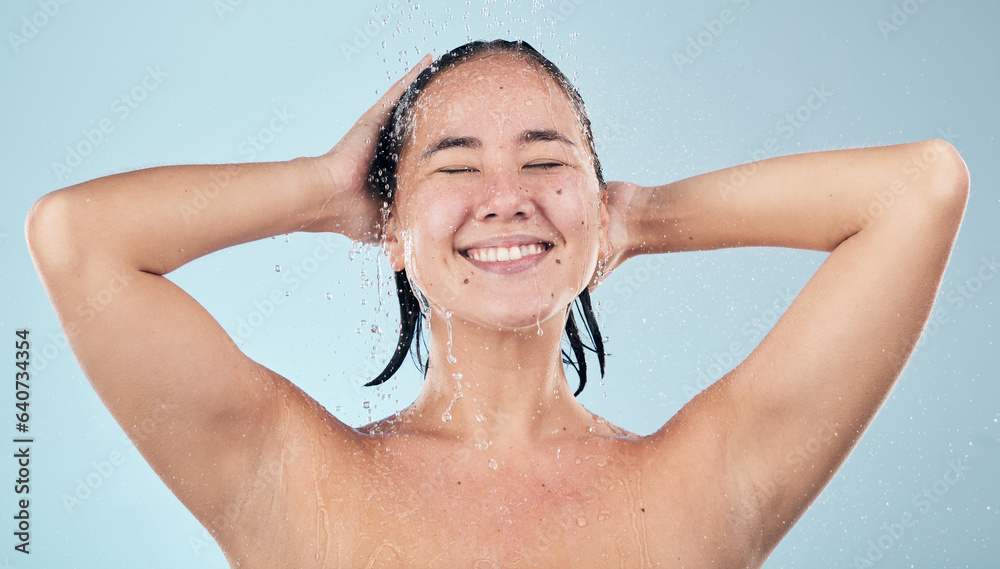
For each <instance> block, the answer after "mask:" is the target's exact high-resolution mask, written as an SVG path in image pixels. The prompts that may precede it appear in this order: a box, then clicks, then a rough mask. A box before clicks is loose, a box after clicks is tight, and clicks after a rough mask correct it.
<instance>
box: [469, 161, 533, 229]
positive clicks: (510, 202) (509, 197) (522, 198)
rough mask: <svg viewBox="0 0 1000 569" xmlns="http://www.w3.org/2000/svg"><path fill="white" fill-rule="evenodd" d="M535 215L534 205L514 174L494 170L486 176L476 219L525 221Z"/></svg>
mask: <svg viewBox="0 0 1000 569" xmlns="http://www.w3.org/2000/svg"><path fill="white" fill-rule="evenodd" d="M534 214H535V204H534V202H533V201H532V199H531V195H530V194H529V192H528V190H527V188H526V187H525V186H524V185H523V184H522V183H521V181H520V180H519V179H518V176H517V174H516V173H514V172H511V171H509V170H508V169H506V168H496V169H493V171H491V172H489V173H488V174H487V176H486V192H485V195H484V196H483V199H482V201H481V202H480V204H479V206H478V208H477V211H476V218H477V219H482V220H486V219H497V220H502V221H508V220H519V219H527V218H530V217H531V216H533V215H534Z"/></svg>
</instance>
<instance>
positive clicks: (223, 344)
mask: <svg viewBox="0 0 1000 569" xmlns="http://www.w3.org/2000/svg"><path fill="white" fill-rule="evenodd" d="M425 64H426V61H424V62H422V63H421V67H422V66H423V65H425ZM417 71H419V69H418V68H415V69H414V70H412V71H411V72H410V74H408V75H407V76H406V77H404V79H403V80H402V81H400V82H399V83H397V84H396V85H394V86H393V87H392V88H391V89H390V90H389V92H387V93H386V95H385V96H384V97H383V98H382V100H380V101H379V102H378V103H377V104H376V105H375V106H374V107H372V109H370V110H369V111H368V112H367V113H366V114H365V115H364V116H362V118H361V120H359V121H358V123H357V124H356V125H355V126H354V128H353V129H352V130H351V131H350V132H349V133H348V134H347V135H346V136H345V137H344V139H343V140H342V141H341V142H340V143H339V144H338V145H337V147H336V148H334V150H332V151H331V152H330V153H329V154H327V155H325V156H322V157H319V158H308V159H307V158H300V159H296V160H292V161H290V162H284V163H263V164H243V165H228V166H171V167H163V168H153V169H149V170H141V171H136V172H130V173H125V174H118V175H114V176H108V177H106V178H101V179H97V180H93V181H89V182H85V183H82V184H79V185H76V186H72V187H69V188H66V189H63V190H59V191H56V192H53V193H51V194H48V195H46V196H44V197H42V198H41V199H40V200H38V202H36V203H35V205H34V206H33V207H32V209H31V211H30V212H29V214H28V219H27V222H26V233H27V238H28V244H29V248H30V251H31V255H32V259H33V261H34V263H35V266H36V268H37V270H38V273H39V275H40V276H41V279H42V282H43V284H44V285H45V289H46V291H47V293H48V295H49V298H50V299H51V301H52V304H53V305H54V307H55V309H56V313H57V315H58V317H59V320H60V322H61V324H62V326H63V328H64V330H65V331H66V335H67V337H68V338H69V341H70V345H71V346H72V349H73V353H74V354H75V355H76V358H77V360H78V361H79V363H80V366H81V368H82V369H83V371H84V373H85V374H86V376H87V378H88V379H89V381H90V382H91V384H92V385H93V387H94V389H95V391H96V392H97V394H98V395H99V396H100V398H101V400H102V401H103V402H104V404H105V405H106V406H107V407H108V409H109V410H110V411H111V413H112V415H113V416H114V417H115V419H116V421H117V422H118V424H119V425H121V427H122V428H123V429H124V430H125V431H126V433H128V434H129V436H130V437H131V438H132V440H133V442H134V443H135V444H136V446H137V448H138V449H139V450H140V452H141V453H142V454H143V456H144V457H145V458H146V460H147V461H148V462H149V464H150V465H151V466H152V467H153V469H154V470H155V471H156V472H157V474H158V475H159V476H160V478H161V479H162V480H163V481H164V482H165V483H166V484H167V485H168V486H169V487H170V489H171V490H172V491H173V492H174V493H175V494H176V495H177V496H178V497H179V498H180V499H181V500H182V502H183V503H184V504H185V505H186V506H187V507H188V508H189V509H190V510H191V511H192V513H194V514H195V516H196V517H198V518H199V520H200V521H202V523H203V524H205V525H206V527H208V528H209V529H210V530H212V532H213V534H215V535H216V537H217V538H218V539H220V543H222V542H223V541H225V540H226V539H228V538H230V537H232V538H241V539H242V537H243V536H244V535H246V533H248V532H247V530H248V528H247V527H246V525H247V524H253V523H265V522H266V520H252V519H249V518H250V517H251V512H250V511H247V507H248V505H250V504H251V502H252V498H253V496H251V493H253V492H254V491H259V490H264V491H265V492H266V491H267V490H270V488H269V487H268V488H262V487H261V481H260V480H259V479H255V475H257V476H258V477H259V475H260V470H258V469H259V467H260V466H261V465H262V464H264V463H266V461H267V460H268V459H271V458H275V457H277V458H276V459H280V458H281V457H282V456H283V455H281V454H280V453H281V451H282V450H283V449H280V448H278V446H277V445H279V444H280V441H284V440H285V439H284V436H285V435H286V433H285V432H284V431H285V430H287V429H289V423H288V421H289V417H288V416H287V413H288V409H289V408H299V409H313V410H314V411H315V412H320V411H319V409H318V406H315V405H313V404H312V402H311V400H309V398H308V397H307V396H305V395H304V394H303V393H301V392H300V391H299V390H297V389H296V388H295V387H294V386H293V385H292V384H291V383H289V382H288V381H287V380H285V379H284V378H282V377H281V376H279V375H277V374H275V373H274V372H272V371H270V370H268V369H266V368H264V367H263V366H261V365H259V364H257V363H256V362H253V361H251V360H250V359H249V358H247V357H246V356H245V355H244V354H243V353H242V352H240V350H239V349H237V347H236V345H235V344H234V343H233V341H232V340H231V339H230V337H229V336H228V335H227V334H226V333H225V331H224V330H223V329H222V328H221V327H220V326H219V324H218V323H217V322H216V321H215V320H214V319H213V318H212V316H211V315H210V314H209V313H208V312H207V311H206V310H205V309H204V308H203V307H202V306H201V305H199V304H198V303H197V302H196V301H195V300H194V299H192V298H191V297H190V296H188V295H187V294H186V293H185V292H184V291H182V290H181V289H180V288H178V287H177V286H175V285H174V284H173V283H171V282H170V281H169V280H168V279H166V278H165V277H164V276H163V275H166V274H167V273H169V272H171V271H173V270H174V269H176V268H178V267H180V266H181V265H183V264H185V263H187V262H188V261H191V260H193V259H195V258H197V257H200V256H202V255H205V254H207V253H210V252H212V251H216V250H219V249H222V248H224V247H229V246H231V245H235V244H238V243H243V242H247V241H251V240H255V239H260V238H264V237H268V236H272V235H279V234H283V233H291V232H294V231H335V232H338V233H343V234H346V235H348V236H350V237H352V238H355V239H364V238H368V239H374V238H375V237H376V232H377V223H378V220H379V219H380V216H379V215H378V208H377V205H376V204H375V203H374V202H373V200H372V199H371V198H370V197H369V196H368V192H367V191H366V187H365V186H366V183H365V179H366V176H367V170H368V164H369V163H370V161H371V155H372V152H373V146H374V145H373V143H372V142H371V141H373V140H375V139H376V138H377V130H378V126H379V125H380V124H382V122H383V120H384V117H385V115H386V112H387V111H388V109H389V108H390V107H391V106H392V104H393V103H394V101H395V100H396V99H397V98H398V97H399V96H400V94H401V93H402V90H403V88H404V87H405V85H406V84H407V82H408V81H410V80H412V78H413V77H414V76H415V73H416V72H417ZM150 420H152V425H153V427H154V428H153V429H149V428H148V427H147V428H145V429H144V428H143V427H145V426H147V425H149V424H150ZM327 424H329V425H330V428H331V429H334V430H335V431H339V434H340V435H342V436H341V437H333V438H334V439H337V440H345V441H348V440H350V436H351V433H352V432H353V431H351V430H350V429H348V428H347V427H346V426H344V425H343V424H341V423H339V422H337V421H336V420H335V419H333V418H332V417H331V418H329V420H328V421H327ZM276 441H278V442H276ZM274 453H277V454H275V456H272V454H274ZM273 483H277V481H276V480H274V479H269V480H267V481H264V485H265V486H267V485H269V484H273ZM241 516H242V517H241ZM240 526H243V527H240ZM230 534H234V535H230ZM235 534H241V535H235Z"/></svg>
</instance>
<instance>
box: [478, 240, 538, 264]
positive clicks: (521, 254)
mask: <svg viewBox="0 0 1000 569" xmlns="http://www.w3.org/2000/svg"><path fill="white" fill-rule="evenodd" d="M549 247H551V245H550V244H548V243H532V244H530V245H514V246H513V247H477V248H473V249H467V250H466V251H465V256H466V257H468V258H470V259H472V260H474V261H480V262H484V263H509V262H511V261H520V260H521V259H524V258H525V257H531V256H534V255H541V254H542V253H544V252H545V251H547V250H548V249H549Z"/></svg>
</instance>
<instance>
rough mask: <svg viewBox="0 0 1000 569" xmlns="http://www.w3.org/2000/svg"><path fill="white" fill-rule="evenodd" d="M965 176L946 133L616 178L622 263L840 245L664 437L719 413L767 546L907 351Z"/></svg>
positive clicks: (921, 320) (852, 435)
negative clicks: (696, 171) (657, 180)
mask: <svg viewBox="0 0 1000 569" xmlns="http://www.w3.org/2000/svg"><path fill="white" fill-rule="evenodd" d="M968 189H969V176H968V171H967V170H966V167H965V164H964V162H963V161H962V159H961V158H960V157H959V155H958V153H957V152H956V151H955V149H954V148H953V147H951V145H949V144H947V143H946V142H944V141H941V140H928V141H924V142H919V143H913V144H903V145H898V146H888V147H881V148H866V149H858V150H842V151H830V152H817V153H811V154H802V155H794V156H786V157H782V158H774V159H770V160H764V161H761V162H757V163H753V164H749V165H744V166H739V167H736V168H730V169H727V170H721V171H718V172H712V173H709V174H705V175H701V176H697V177H694V178H690V179H686V180H682V181H679V182H676V183H673V184H669V185H666V186H662V187H657V188H643V187H639V186H635V185H628V184H616V185H612V186H611V190H612V194H611V196H610V198H609V199H610V205H609V209H610V210H611V211H612V212H614V214H615V215H616V216H617V219H618V223H617V224H615V225H613V227H615V228H616V229H615V230H614V231H617V234H614V233H613V235H612V239H613V240H614V239H615V238H616V237H617V240H618V243H620V244H621V247H620V249H619V251H620V252H619V255H618V258H617V262H621V260H622V259H625V258H628V257H629V256H633V255H636V254H642V253H662V252H670V251H687V250H698V249H715V248H721V247H735V246H779V247H795V248H804V249H816V250H822V251H831V254H830V255H829V257H828V258H827V259H826V261H825V262H824V263H823V265H822V266H821V267H820V268H819V270H818V271H817V272H816V274H815V275H814V276H813V277H812V278H811V279H810V281H809V282H808V284H807V285H806V286H805V288H804V289H803V290H802V292H801V293H800V294H799V295H798V297H797V298H796V299H795V301H794V302H793V303H792V304H791V306H790V307H789V308H788V310H787V311H786V312H785V314H784V315H783V317H782V318H781V319H780V320H779V321H778V323H777V324H776V325H775V326H774V328H773V329H772V330H771V332H770V333H769V334H768V335H767V336H766V337H765V338H764V340H763V341H762V342H761V343H760V345H759V346H758V347H757V348H756V349H755V350H754V351H753V353H751V354H750V356H749V357H747V359H746V360H745V361H744V362H742V363H741V364H740V365H739V366H737V367H736V369H734V370H733V371H732V372H730V373H729V374H727V375H726V376H725V377H724V378H722V379H721V380H719V381H718V382H716V383H715V384H714V385H712V386H711V387H710V388H708V389H707V390H705V392H703V393H701V394H700V395H699V396H697V397H696V398H695V399H694V400H692V401H691V402H690V403H689V404H688V405H687V406H686V407H685V409H684V410H682V411H681V412H680V413H678V415H677V416H676V417H675V418H674V419H672V420H671V422H670V423H668V424H667V425H666V426H665V427H664V429H663V430H661V431H660V432H659V433H658V434H657V435H656V436H658V437H661V438H663V439H667V438H669V437H668V434H669V433H670V432H671V429H672V427H673V428H674V429H673V430H674V431H678V430H684V429H682V428H678V427H680V426H681V425H692V424H699V423H700V424H710V425H713V426H712V427H710V428H709V431H703V432H702V434H703V435H704V436H705V439H704V440H706V441H709V440H711V441H717V443H712V444H713V445H714V446H712V447H710V448H714V449H715V450H717V451H718V453H719V456H718V457H717V458H718V461H719V462H718V463H717V464H718V465H720V470H723V471H724V472H720V474H723V476H722V478H723V480H722V481H721V482H720V484H722V485H723V486H724V488H723V491H732V492H733V494H732V496H735V497H737V498H738V499H739V500H741V501H742V503H743V504H742V505H747V504H749V505H750V506H751V507H749V508H748V509H747V510H746V511H758V512H759V513H760V517H759V519H756V520H753V521H751V522H750V525H749V527H748V528H747V530H748V532H747V534H748V535H749V538H750V539H751V541H753V542H754V543H752V544H751V546H752V547H753V548H754V549H756V550H757V551H758V552H760V554H761V555H763V556H765V557H766V555H767V554H768V553H769V552H770V551H771V549H773V547H774V546H775V545H776V544H777V542H778V541H779V540H780V539H781V537H782V536H784V534H785V533H786V532H787V531H788V530H789V529H790V528H791V526H792V524H793V523H794V522H795V521H796V520H797V519H798V518H799V516H801V514H802V513H803V512H804V510H805V509H806V508H807V507H808V505H809V504H810V503H811V502H812V501H813V500H814V499H815V498H816V496H818V494H819V493H820V492H821V491H822V489H823V488H824V487H825V486H826V484H827V483H828V482H829V481H830V479H831V478H832V477H833V475H834V473H835V472H836V470H837V469H838V468H839V467H840V465H841V464H842V463H843V461H844V460H845V458H846V457H847V455H848V453H849V452H850V450H851V449H852V448H853V447H854V445H855V444H856V443H857V441H858V438H859V437H860V436H861V434H862V433H863V432H864V430H865V429H866V428H867V427H868V425H869V424H870V423H871V420H872V418H873V417H874V415H875V413H876V412H877V411H878V409H879V407H880V406H881V405H882V403H883V402H884V401H885V398H886V396H887V395H888V393H889V390H890V389H891V387H892V385H893V383H894V382H895V380H896V378H897V377H898V376H899V374H900V372H901V371H902V369H903V366H904V365H905V364H906V361H907V359H908V358H909V356H910V354H911V352H912V351H913V348H914V346H915V344H916V342H917V339H918V338H919V336H920V333H921V330H922V329H923V327H924V324H925V323H926V321H927V318H928V315H929V313H930V310H931V307H932V305H933V302H934V298H935V296H936V294H937V290H938V287H939V285H940V282H941V277H942V274H943V273H944V269H945V265H946V264H947V261H948V257H949V255H950V253H951V249H952V246H953V243H954V240H955V236H956V233H957V231H958V227H959V224H960V222H961V219H962V214H963V212H964V209H965V203H966V199H967V195H968ZM625 219H629V220H631V222H630V223H631V225H629V224H628V223H625V222H624V221H623V220H625ZM626 228H628V229H626ZM713 418H714V419H713ZM692 432H694V431H692Z"/></svg>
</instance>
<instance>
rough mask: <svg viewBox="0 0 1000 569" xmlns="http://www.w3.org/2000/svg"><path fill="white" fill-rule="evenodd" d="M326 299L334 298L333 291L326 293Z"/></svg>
mask: <svg viewBox="0 0 1000 569" xmlns="http://www.w3.org/2000/svg"><path fill="white" fill-rule="evenodd" d="M326 299H327V300H333V293H332V292H328V293H326Z"/></svg>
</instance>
